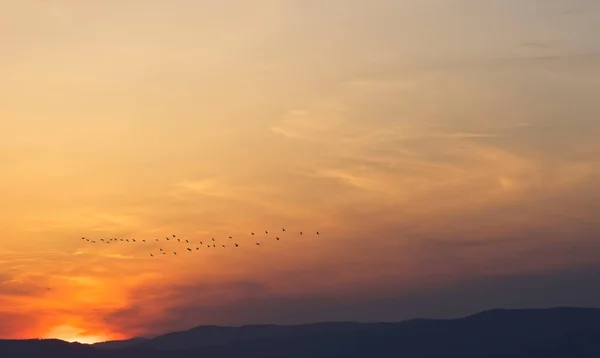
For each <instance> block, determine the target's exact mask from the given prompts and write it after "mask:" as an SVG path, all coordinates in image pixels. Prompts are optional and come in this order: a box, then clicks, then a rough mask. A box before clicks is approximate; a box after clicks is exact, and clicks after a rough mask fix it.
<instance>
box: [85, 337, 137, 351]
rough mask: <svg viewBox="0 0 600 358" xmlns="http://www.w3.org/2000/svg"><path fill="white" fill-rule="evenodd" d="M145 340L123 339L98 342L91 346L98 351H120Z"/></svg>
mask: <svg viewBox="0 0 600 358" xmlns="http://www.w3.org/2000/svg"><path fill="white" fill-rule="evenodd" d="M147 340H148V339H147V338H143V337H136V338H131V339H124V340H120V341H106V342H98V343H94V344H92V346H93V347H94V348H99V349H122V348H126V347H131V346H134V345H136V344H140V343H142V342H145V341H147Z"/></svg>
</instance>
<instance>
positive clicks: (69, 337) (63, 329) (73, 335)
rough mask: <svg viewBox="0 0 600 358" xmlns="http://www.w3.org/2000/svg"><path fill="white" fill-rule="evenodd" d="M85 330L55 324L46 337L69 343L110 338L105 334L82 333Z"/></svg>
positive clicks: (96, 341) (90, 342) (86, 342)
mask: <svg viewBox="0 0 600 358" xmlns="http://www.w3.org/2000/svg"><path fill="white" fill-rule="evenodd" d="M84 332H85V330H83V329H77V328H74V327H71V326H64V325H63V326H57V327H54V328H52V329H51V330H50V331H49V332H48V333H47V334H46V337H45V338H46V339H60V340H62V341H65V342H69V343H75V342H77V343H82V344H94V343H98V342H106V341H109V340H111V339H110V338H108V337H106V336H95V335H87V334H83V333H84Z"/></svg>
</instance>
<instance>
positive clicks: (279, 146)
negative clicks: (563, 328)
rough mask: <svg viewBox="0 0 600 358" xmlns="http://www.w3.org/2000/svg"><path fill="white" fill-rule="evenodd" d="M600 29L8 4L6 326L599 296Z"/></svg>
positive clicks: (396, 15)
mask: <svg viewBox="0 0 600 358" xmlns="http://www.w3.org/2000/svg"><path fill="white" fill-rule="evenodd" d="M598 33H600V3H598V1H595V0H587V1H586V0H503V1H495V0H371V1H364V0H361V1H359V0H344V1H342V0H330V1H320V0H319V1H318V0H279V1H278V0H254V1H245V0H244V1H242V0H231V1H227V2H225V1H220V0H219V1H217V0H200V1H192V0H170V1H158V0H150V1H148V0H144V1H141V0H137V1H136V0H119V1H116V0H90V1H70V0H45V1H41V0H36V1H34V0H19V1H16V0H0V79H1V80H0V173H1V174H0V208H1V209H2V215H0V230H1V232H2V235H1V236H0V321H1V322H2V325H0V337H3V338H31V337H55V338H60V339H65V340H71V341H73V340H78V341H81V342H94V341H99V340H108V339H121V338H128V337H134V336H145V337H151V336H154V335H158V334H161V333H165V332H170V331H177V330H185V329H189V328H192V327H194V326H197V325H203V324H219V325H244V324H258V323H279V324H296V323H307V322H318V321H351V320H354V321H398V320H403V319H410V318H416V317H424V318H449V317H459V316H463V315H468V314H472V313H476V312H478V311H481V310H485V309H492V308H528V307H536V308H543V307H553V306H586V307H600V284H599V283H600V280H599V278H600V265H599V264H598V262H600V241H599V240H598V239H600V219H599V218H598V215H597V213H598V210H600V186H598V183H599V182H600V141H598V137H599V135H600V101H598V89H599V88H600V43H599V42H598V41H597V37H598V36H597V35H598ZM282 227H285V228H286V229H287V231H286V232H285V233H284V232H282V231H281V228H282ZM264 230H268V231H269V234H265V233H264ZM299 231H303V232H304V234H303V235H302V236H301V235H300V234H299ZM316 231H319V232H320V235H318V236H317V235H316ZM250 232H255V233H256V235H255V236H252V235H250ZM172 234H175V235H177V237H178V238H181V239H182V240H184V239H187V240H190V241H191V242H192V243H193V245H192V244H190V246H191V247H192V248H195V247H194V246H200V245H199V244H196V243H199V242H200V241H204V242H206V241H209V240H210V238H213V237H214V238H215V239H216V243H217V244H226V245H227V247H226V248H219V247H217V248H205V247H204V246H202V248H201V249H199V250H197V251H196V250H194V252H192V253H189V252H186V250H185V247H186V245H185V244H177V243H174V240H172V241H171V242H169V243H166V242H164V241H160V242H158V243H157V242H156V241H155V240H156V238H159V239H161V240H164V238H165V237H166V236H170V235H172ZM82 236H85V237H86V238H89V239H90V240H98V242H97V243H96V244H91V243H88V242H87V241H86V240H82V239H81V237H82ZM228 236H232V237H233V239H228ZM275 236H280V237H281V240H280V241H277V240H275V239H274V237H275ZM101 238H130V239H133V238H135V239H136V240H137V243H135V244H133V243H129V244H125V243H124V244H120V243H119V244H114V243H113V244H112V245H102V244H100V241H99V240H100V239H101ZM141 240H147V242H146V243H143V242H141ZM256 241H260V242H261V246H256V245H255V242H256ZM233 242H237V243H239V245H240V246H239V247H238V248H233V247H231V244H232V243H233ZM159 248H164V249H165V250H166V251H169V255H159V254H158V253H159V251H158V249H159ZM171 251H179V252H178V256H175V255H172V254H171ZM150 253H154V254H155V256H154V257H151V256H150Z"/></svg>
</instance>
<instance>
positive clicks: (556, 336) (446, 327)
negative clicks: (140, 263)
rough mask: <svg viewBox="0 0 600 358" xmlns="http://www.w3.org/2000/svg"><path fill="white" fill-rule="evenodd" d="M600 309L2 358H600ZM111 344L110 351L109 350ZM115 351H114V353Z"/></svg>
mask: <svg viewBox="0 0 600 358" xmlns="http://www.w3.org/2000/svg"><path fill="white" fill-rule="evenodd" d="M599 336H600V309H597V308H583V307H557V308H541V309H517V310H510V309H493V310H487V311H481V312H478V313H475V314H472V315H468V316H464V317H461V318H452V319H427V318H426V319H411V320H405V321H400V322H371V323H360V322H352V321H341V322H317V323H308V324H302V325H274V324H266V325H265V324H262V325H244V326H237V327H236V326H215V325H209V326H204V325H201V326H196V327H193V328H191V329H189V330H187V331H181V332H171V333H168V334H165V335H159V336H156V337H154V338H150V339H145V338H133V339H129V340H123V341H113V342H102V343H104V347H103V345H102V343H100V344H94V345H85V344H74V343H67V342H64V341H59V340H18V341H17V340H12V341H10V340H4V341H1V340H0V352H1V353H3V354H2V356H3V357H7V358H8V357H12V356H10V355H6V354H4V353H12V354H13V356H14V357H19V358H29V357H37V356H40V355H43V356H44V357H47V358H55V357H56V358H58V357H61V358H75V357H86V358H105V357H106V358H108V357H114V358H121V357H122V358H125V357H128V358H153V357H157V358H158V357H164V356H169V357H172V358H187V357H197V356H202V357H203V358H226V357H227V358H234V357H239V358H258V357H262V358H275V357H281V358H284V357H285V358H301V357H307V356H310V357H315V358H325V357H327V358H334V357H347V358H358V357H365V356H368V357H373V358H376V357H398V356H410V357H417V358H419V357H420V358H437V357H447V356H449V355H451V356H460V357H462V358H475V357H477V358H479V357H494V358H496V357H497V358H500V357H502V358H504V357H527V358H538V357H539V358H542V357H543V358H555V357H556V358H558V357H561V358H562V357H565V356H570V357H600V340H598V339H597V337H599ZM106 344H109V346H107V345H106ZM111 345H112V346H111Z"/></svg>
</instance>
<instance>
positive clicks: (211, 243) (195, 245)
mask: <svg viewBox="0 0 600 358" xmlns="http://www.w3.org/2000/svg"><path fill="white" fill-rule="evenodd" d="M281 232H282V234H284V233H286V229H285V228H281ZM299 234H300V235H304V233H303V232H302V231H299ZM250 235H251V236H253V237H256V234H255V233H254V232H250ZM264 235H269V231H268V230H265V233H264ZM316 235H320V233H319V232H318V231H317V232H316ZM282 236H283V235H282ZM274 239H275V240H276V241H280V240H281V237H279V236H275V237H274ZM81 240H85V241H87V242H89V243H91V244H97V243H98V244H111V243H112V244H117V243H124V244H128V243H131V244H147V243H149V242H151V241H152V240H148V241H147V240H145V239H143V240H136V239H129V238H116V237H113V238H110V239H99V240H91V239H89V238H87V237H85V236H83V237H82V238H81ZM154 241H155V242H159V243H178V244H186V245H185V251H187V252H193V251H199V250H200V249H201V248H204V247H206V248H209V249H210V248H219V247H220V248H228V247H233V248H237V247H239V246H240V245H239V244H238V242H237V241H236V240H234V239H233V237H232V236H229V237H228V242H227V243H226V244H222V243H220V244H219V245H217V241H216V240H215V238H214V237H211V239H210V240H202V241H195V242H192V241H193V240H189V239H181V238H178V237H177V236H176V235H175V234H172V235H171V236H167V237H165V238H162V239H158V238H157V239H154ZM189 245H191V247H190V246H189ZM255 246H259V247H260V240H257V241H256V243H255ZM177 253H178V251H177V250H175V251H173V252H172V253H169V252H168V251H167V249H165V248H163V247H160V248H159V251H158V252H155V253H150V256H151V257H155V256H158V255H169V254H171V255H177Z"/></svg>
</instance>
